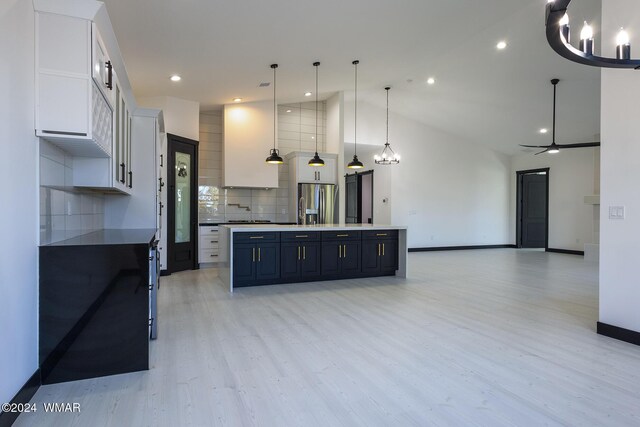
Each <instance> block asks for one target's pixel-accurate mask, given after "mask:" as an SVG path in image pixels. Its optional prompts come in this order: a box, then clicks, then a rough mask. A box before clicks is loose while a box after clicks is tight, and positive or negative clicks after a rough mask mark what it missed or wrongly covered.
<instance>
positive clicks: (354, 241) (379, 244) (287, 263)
mask: <svg viewBox="0 0 640 427" xmlns="http://www.w3.org/2000/svg"><path fill="white" fill-rule="evenodd" d="M234 242H235V243H234V245H233V283H234V286H237V287H242V286H252V285H267V284H275V283H287V282H289V283H290V282H300V281H311V280H335V279H341V278H354V277H367V276H369V277H370V276H376V275H378V276H380V275H390V274H395V272H396V270H397V269H398V232H397V230H368V231H363V232H360V231H348V232H345V231H326V232H317V231H310V232H309V231H300V232H282V233H273V232H269V233H239V235H238V236H237V237H234Z"/></svg>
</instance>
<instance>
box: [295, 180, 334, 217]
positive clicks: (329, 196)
mask: <svg viewBox="0 0 640 427" xmlns="http://www.w3.org/2000/svg"><path fill="white" fill-rule="evenodd" d="M297 219H298V224H307V225H308V224H335V223H336V222H338V186H337V185H334V184H298V215H297Z"/></svg>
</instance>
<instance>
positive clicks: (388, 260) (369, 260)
mask: <svg viewBox="0 0 640 427" xmlns="http://www.w3.org/2000/svg"><path fill="white" fill-rule="evenodd" d="M397 269H398V240H397V239H381V240H378V239H375V240H374V239H372V240H363V241H362V273H363V274H365V275H373V274H390V273H394V272H395V271H396V270H397Z"/></svg>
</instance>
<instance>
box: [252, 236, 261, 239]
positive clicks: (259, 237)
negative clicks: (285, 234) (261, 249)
mask: <svg viewBox="0 0 640 427" xmlns="http://www.w3.org/2000/svg"><path fill="white" fill-rule="evenodd" d="M249 238H250V239H264V236H249Z"/></svg>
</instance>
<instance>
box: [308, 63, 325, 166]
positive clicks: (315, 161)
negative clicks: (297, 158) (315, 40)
mask: <svg viewBox="0 0 640 427" xmlns="http://www.w3.org/2000/svg"><path fill="white" fill-rule="evenodd" d="M313 66H314V67H316V154H315V156H313V158H312V159H311V160H309V166H315V167H320V166H324V160H322V159H321V158H320V156H318V67H319V66H320V63H319V62H314V63H313Z"/></svg>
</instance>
